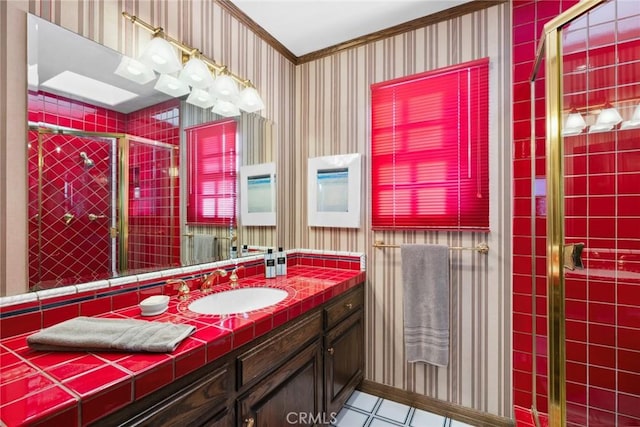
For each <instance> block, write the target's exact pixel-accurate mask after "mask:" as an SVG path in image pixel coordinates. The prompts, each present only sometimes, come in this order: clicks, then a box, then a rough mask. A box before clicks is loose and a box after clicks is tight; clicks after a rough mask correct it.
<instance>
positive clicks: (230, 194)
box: [186, 119, 237, 225]
mask: <svg viewBox="0 0 640 427" xmlns="http://www.w3.org/2000/svg"><path fill="white" fill-rule="evenodd" d="M236 127H237V126H236V121H235V120H233V119H226V120H221V121H217V122H213V123H207V124H205V125H200V126H194V127H192V128H189V129H187V130H186V134H187V164H188V166H189V168H188V175H187V180H188V184H187V186H188V193H189V194H188V204H187V222H188V223H192V224H214V225H230V224H235V221H236V194H237V191H236V188H237V174H236Z"/></svg>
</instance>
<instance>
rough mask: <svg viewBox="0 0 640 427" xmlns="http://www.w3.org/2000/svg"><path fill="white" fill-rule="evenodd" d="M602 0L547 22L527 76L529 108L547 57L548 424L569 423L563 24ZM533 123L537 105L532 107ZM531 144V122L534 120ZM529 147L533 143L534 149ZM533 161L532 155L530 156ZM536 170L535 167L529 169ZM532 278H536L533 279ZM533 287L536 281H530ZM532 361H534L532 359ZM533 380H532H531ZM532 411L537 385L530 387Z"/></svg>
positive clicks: (587, 2) (588, 2)
mask: <svg viewBox="0 0 640 427" xmlns="http://www.w3.org/2000/svg"><path fill="white" fill-rule="evenodd" d="M604 2H605V0H582V1H581V2H579V3H577V4H576V5H574V6H573V7H571V8H569V9H568V10H566V11H565V12H563V13H561V14H560V15H558V16H557V17H556V18H554V19H552V20H551V21H549V22H548V23H547V24H546V25H545V26H544V30H543V35H542V37H541V39H540V42H539V44H538V50H537V55H536V60H535V63H534V68H533V73H532V75H531V78H530V83H531V92H532V99H531V103H532V107H533V104H534V101H535V96H534V94H535V92H534V83H535V80H536V78H537V74H538V71H539V70H540V66H541V64H542V60H543V59H544V62H545V109H546V129H545V158H546V180H547V182H546V204H547V233H546V238H547V249H546V252H547V253H546V255H547V268H546V269H547V272H546V275H547V361H548V362H547V379H548V406H549V426H551V427H561V426H565V425H566V423H567V412H566V409H567V408H566V406H567V396H566V351H565V324H566V323H565V321H566V315H565V279H564V266H563V256H564V254H563V248H564V238H565V232H564V147H563V137H562V94H563V90H562V89H563V88H562V75H563V69H562V37H561V36H562V29H563V27H565V26H566V25H567V24H569V23H571V22H572V21H574V20H575V19H577V18H578V17H580V16H582V15H584V14H585V13H587V12H589V11H590V10H591V9H593V8H595V7H596V6H598V5H600V4H601V3H604ZM532 122H535V109H533V108H532ZM531 138H532V141H531V142H532V147H533V146H534V145H535V127H534V124H533V123H532V131H531ZM532 151H533V148H532ZM532 161H535V157H533V158H532ZM533 170H534V171H535V169H533ZM534 279H535V278H534ZM534 289H535V283H534ZM534 365H535V361H534ZM534 384H535V381H534ZM534 410H535V390H534Z"/></svg>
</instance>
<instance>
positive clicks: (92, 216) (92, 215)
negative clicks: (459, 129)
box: [89, 213, 107, 221]
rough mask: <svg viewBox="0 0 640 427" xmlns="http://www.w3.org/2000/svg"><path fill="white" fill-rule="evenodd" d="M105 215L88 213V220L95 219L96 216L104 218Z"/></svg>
mask: <svg viewBox="0 0 640 427" xmlns="http://www.w3.org/2000/svg"><path fill="white" fill-rule="evenodd" d="M106 217H107V216H106V215H96V214H92V213H90V214H89V221H95V220H96V219H98V218H106Z"/></svg>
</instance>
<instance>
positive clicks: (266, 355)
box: [238, 313, 322, 387]
mask: <svg viewBox="0 0 640 427" xmlns="http://www.w3.org/2000/svg"><path fill="white" fill-rule="evenodd" d="M321 333H322V319H321V316H320V313H314V314H313V315H311V316H310V317H308V318H307V319H304V320H302V321H301V322H299V323H297V324H295V325H293V326H292V327H290V328H287V329H285V330H284V331H282V332H281V333H279V334H277V335H274V336H273V337H271V338H269V339H267V340H266V341H263V342H262V343H260V344H258V345H257V346H255V347H253V348H252V349H251V350H249V351H247V352H244V353H242V354H241V355H239V356H238V387H242V386H244V385H245V384H248V383H250V382H252V381H253V380H254V379H256V378H258V377H261V376H263V375H264V374H266V373H268V372H270V371H272V370H273V369H275V368H277V367H278V366H279V365H280V364H282V363H283V362H284V361H286V360H287V359H289V358H290V357H291V356H292V355H294V354H295V353H297V352H298V350H299V349H300V348H302V346H303V345H305V344H306V343H307V342H309V341H310V340H312V339H313V338H317V337H318V336H319V335H320V334H321Z"/></svg>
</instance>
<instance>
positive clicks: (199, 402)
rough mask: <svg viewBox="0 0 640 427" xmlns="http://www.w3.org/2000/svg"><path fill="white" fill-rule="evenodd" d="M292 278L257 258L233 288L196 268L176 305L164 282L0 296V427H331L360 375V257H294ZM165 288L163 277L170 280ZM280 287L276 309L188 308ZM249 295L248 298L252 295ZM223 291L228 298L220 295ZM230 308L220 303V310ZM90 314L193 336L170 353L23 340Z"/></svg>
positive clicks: (142, 280) (144, 279)
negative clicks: (145, 310)
mask: <svg viewBox="0 0 640 427" xmlns="http://www.w3.org/2000/svg"><path fill="white" fill-rule="evenodd" d="M290 255H291V256H290V260H289V261H290V262H289V268H288V274H287V275H286V276H278V277H277V278H274V279H265V277H264V263H263V260H262V257H259V256H258V257H248V258H247V259H243V263H242V268H241V269H240V273H239V274H240V279H239V281H238V283H237V284H236V283H235V282H234V283H231V282H230V281H229V278H228V276H227V277H224V278H221V281H220V282H219V283H216V285H215V286H214V287H213V289H212V290H210V291H209V292H202V290H201V289H200V287H201V281H202V277H203V274H205V275H206V274H210V272H211V271H213V270H215V269H216V268H225V269H234V268H236V267H237V266H236V265H235V264H230V265H222V264H211V265H208V266H207V267H206V269H205V268H202V269H200V268H198V271H197V272H196V273H191V272H187V271H185V270H184V269H180V270H178V274H176V275H173V276H169V277H171V278H172V279H178V280H179V281H185V282H187V283H189V286H190V289H191V291H190V293H189V294H188V298H186V299H185V300H180V299H179V298H178V296H179V295H178V294H177V292H176V291H175V290H174V289H173V287H172V286H169V285H168V284H167V283H168V279H167V276H164V277H160V276H159V275H158V276H154V277H150V275H148V274H145V275H139V276H138V277H133V280H130V281H129V282H127V283H122V280H120V281H114V282H113V283H111V282H109V283H107V282H106V281H105V282H104V283H102V282H101V283H96V284H89V285H87V286H78V287H77V289H75V292H72V293H69V291H74V289H73V288H65V289H63V290H62V291H61V292H60V293H53V292H52V291H39V292H36V293H34V294H27V295H25V296H24V297H20V299H18V298H10V299H4V300H0V316H1V317H0V318H1V320H2V334H3V335H2V337H1V338H0V356H1V357H2V364H3V366H2V382H3V386H4V389H5V390H10V393H9V394H6V400H5V401H4V402H3V408H2V409H3V410H2V413H1V421H2V423H4V425H7V426H19V425H65V426H69V427H73V426H87V425H97V426H116V425H145V426H160V425H161V426H170V425H181V426H201V425H206V426H247V427H249V426H254V427H256V426H284V425H329V424H330V423H331V421H332V420H333V417H334V416H335V415H336V413H337V412H338V411H339V410H340V408H341V407H342V405H343V404H344V402H345V401H346V400H347V398H348V397H349V395H350V394H351V392H352V391H353V390H354V388H355V387H356V386H357V385H358V384H359V383H360V381H361V380H362V379H363V369H364V324H363V311H364V309H363V306H364V301H363V299H364V282H365V278H366V274H365V272H364V268H363V267H364V260H363V258H362V255H360V254H352V253H324V252H323V253H319V252H316V253H306V252H293V253H291V254H290ZM169 282H171V281H169ZM258 287H263V288H265V287H268V288H274V290H275V289H280V290H284V291H286V294H287V296H286V297H285V298H284V299H283V300H281V301H279V302H277V303H274V304H271V305H269V306H265V307H263V308H260V309H255V310H251V311H246V312H238V313H233V314H211V313H209V312H207V313H206V314H202V313H200V312H195V311H193V310H191V309H190V306H191V304H193V303H194V302H195V301H199V300H200V299H202V300H205V299H206V300H215V298H212V296H214V295H216V294H220V297H223V294H224V293H225V292H227V291H234V292H235V290H236V289H238V290H244V291H243V293H242V295H243V298H244V299H251V298H248V297H247V296H246V295H247V292H248V293H251V294H252V295H251V296H252V297H253V296H255V295H262V294H263V293H264V292H258V291H257V290H256V288H258ZM162 294H165V295H169V296H170V299H169V306H168V310H167V311H166V312H164V313H161V314H158V315H154V316H146V317H143V316H142V313H141V308H140V307H139V306H138V303H139V302H140V301H142V300H144V299H146V298H148V297H149V296H150V295H162ZM253 294H255V295H253ZM227 295H229V293H227ZM227 308H228V307H227ZM79 315H82V316H87V315H88V316H96V317H106V318H131V319H146V320H151V321H159V322H171V323H187V324H190V325H193V326H195V332H194V333H193V334H192V335H191V336H189V337H187V338H185V339H184V340H183V341H182V342H181V343H180V344H179V345H178V347H177V348H176V349H175V350H174V351H173V352H171V353H127V352H109V351H100V352H86V351H72V352H63V353H57V352H46V351H45V352H43V351H35V350H33V349H31V348H29V347H28V346H27V342H26V338H27V337H28V336H29V335H30V334H32V333H33V332H36V331H38V330H40V329H42V328H46V327H48V326H51V325H53V324H57V323H59V322H61V321H63V320H67V319H69V318H73V317H77V316H79Z"/></svg>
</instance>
